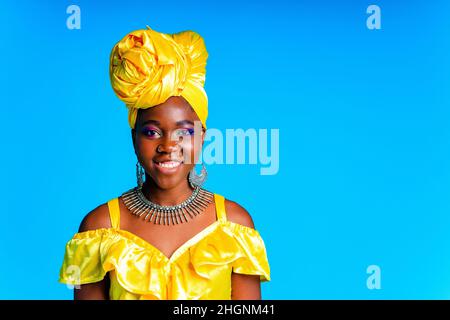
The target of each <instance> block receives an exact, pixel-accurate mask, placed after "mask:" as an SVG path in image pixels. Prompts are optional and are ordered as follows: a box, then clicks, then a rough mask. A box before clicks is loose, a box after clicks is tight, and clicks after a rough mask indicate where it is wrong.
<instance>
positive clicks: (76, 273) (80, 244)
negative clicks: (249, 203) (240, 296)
mask: <svg viewBox="0 0 450 320" xmlns="http://www.w3.org/2000/svg"><path fill="white" fill-rule="evenodd" d="M188 253H189V254H188ZM225 265H231V267H232V271H233V272H235V273H241V274H251V275H260V281H270V267H269V263H268V259H267V253H266V248H265V245H264V242H263V239H262V238H261V236H260V234H259V232H258V231H257V230H255V229H253V228H249V227H247V226H244V225H240V224H237V223H234V222H231V221H228V220H227V221H216V222H215V223H213V224H212V225H210V226H208V227H206V228H205V229H204V230H202V231H201V232H200V233H199V234H197V235H195V236H194V237H193V238H191V239H190V240H188V241H187V242H186V243H184V244H183V245H182V246H181V247H180V248H178V249H177V250H176V251H175V252H174V254H173V255H172V257H170V258H168V257H166V256H165V255H164V254H163V253H162V252H161V251H159V250H158V249H157V248H156V247H154V246H153V245H151V244H150V243H148V242H147V241H145V240H144V239H142V238H141V237H139V236H137V235H134V234H132V233H130V232H128V231H125V230H117V229H113V228H102V229H96V230H90V231H85V232H80V233H76V234H75V235H74V236H73V238H72V239H71V240H69V241H68V243H67V245H66V251H65V256H64V261H63V265H62V267H61V270H60V277H59V281H60V282H62V283H66V284H72V285H76V284H87V283H93V282H97V281H100V280H102V279H103V278H104V277H105V275H106V273H107V272H109V271H113V270H114V274H115V276H116V278H117V282H118V283H119V284H120V286H121V287H123V288H124V289H125V290H127V291H129V292H131V293H134V294H139V295H151V296H153V297H155V298H157V299H164V297H166V295H167V292H166V290H167V282H168V279H169V278H170V277H171V276H173V277H176V278H177V280H176V283H177V285H178V288H177V290H178V291H180V290H181V291H184V292H185V294H186V295H188V296H187V297H186V298H187V299H196V298H198V295H201V294H202V291H203V292H204V291H207V290H208V282H209V281H210V280H212V278H211V275H212V274H214V270H215V268H220V267H221V266H222V267H224V266H225ZM187 269H189V270H187ZM192 283H195V286H196V288H197V289H196V290H195V292H194V293H192V292H191V293H189V291H192V290H191V288H190V287H192V285H191V286H189V284H192ZM189 294H191V296H189Z"/></svg>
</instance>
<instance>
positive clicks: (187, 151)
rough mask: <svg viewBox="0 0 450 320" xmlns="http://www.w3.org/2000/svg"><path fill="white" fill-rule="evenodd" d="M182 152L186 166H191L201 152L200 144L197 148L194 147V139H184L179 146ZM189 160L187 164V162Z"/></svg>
mask: <svg viewBox="0 0 450 320" xmlns="http://www.w3.org/2000/svg"><path fill="white" fill-rule="evenodd" d="M180 146H181V148H182V150H183V157H184V159H185V163H186V164H193V163H194V162H195V161H196V160H197V159H198V157H199V155H200V151H201V148H202V146H201V144H199V145H198V146H196V145H195V143H194V139H193V138H192V139H185V140H183V141H182V142H181V144H180ZM187 159H189V162H187Z"/></svg>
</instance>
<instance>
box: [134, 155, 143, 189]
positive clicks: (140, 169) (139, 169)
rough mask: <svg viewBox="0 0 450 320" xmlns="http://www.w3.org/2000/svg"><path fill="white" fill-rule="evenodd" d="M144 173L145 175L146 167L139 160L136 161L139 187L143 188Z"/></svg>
mask: <svg viewBox="0 0 450 320" xmlns="http://www.w3.org/2000/svg"><path fill="white" fill-rule="evenodd" d="M144 175H145V172H144V168H143V167H142V166H141V164H140V163H139V161H138V162H137V163H136V179H137V184H138V187H139V188H142V185H143V184H144Z"/></svg>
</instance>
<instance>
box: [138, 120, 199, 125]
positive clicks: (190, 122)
mask: <svg viewBox="0 0 450 320" xmlns="http://www.w3.org/2000/svg"><path fill="white" fill-rule="evenodd" d="M146 124H154V125H157V126H159V125H160V124H161V123H160V122H159V121H158V120H153V119H150V120H146V121H144V122H143V123H142V124H141V125H142V126H145V125H146ZM175 124H176V125H177V126H182V125H186V124H190V125H192V126H193V125H194V122H192V121H191V120H181V121H177V122H176V123H175Z"/></svg>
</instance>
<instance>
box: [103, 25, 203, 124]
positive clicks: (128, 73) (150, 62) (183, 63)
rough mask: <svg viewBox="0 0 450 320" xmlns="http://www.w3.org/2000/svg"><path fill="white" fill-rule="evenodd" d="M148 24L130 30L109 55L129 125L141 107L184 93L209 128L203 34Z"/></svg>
mask: <svg viewBox="0 0 450 320" xmlns="http://www.w3.org/2000/svg"><path fill="white" fill-rule="evenodd" d="M147 28H148V29H144V30H136V31H133V32H131V33H129V34H127V35H126V36H125V37H124V38H123V39H122V40H120V41H119V42H118V43H117V44H116V45H115V46H114V47H113V49H112V51H111V55H110V65H109V76H110V80H111V85H112V88H113V90H114V92H115V93H116V95H117V96H118V97H119V99H121V100H122V101H123V102H125V104H126V106H127V108H128V123H129V124H130V127H131V128H134V127H135V124H136V116H137V112H138V109H147V108H150V107H154V106H156V105H158V104H161V103H164V102H165V101H166V100H167V99H168V98H170V97H171V96H182V97H183V98H185V99H186V100H187V102H188V103H189V104H190V105H191V107H192V108H193V109H194V111H195V113H196V114H197V116H198V117H199V119H200V121H201V122H202V125H203V127H204V128H205V129H206V119H207V117H208V97H207V95H206V92H205V90H204V88H203V87H204V84H205V72H206V70H205V69H206V60H207V58H208V52H207V51H206V47H205V43H204V41H203V38H202V37H201V36H200V35H199V34H197V33H196V32H193V31H183V32H179V33H175V34H164V33H160V32H157V31H154V30H152V29H151V28H150V27H148V26H147Z"/></svg>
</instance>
